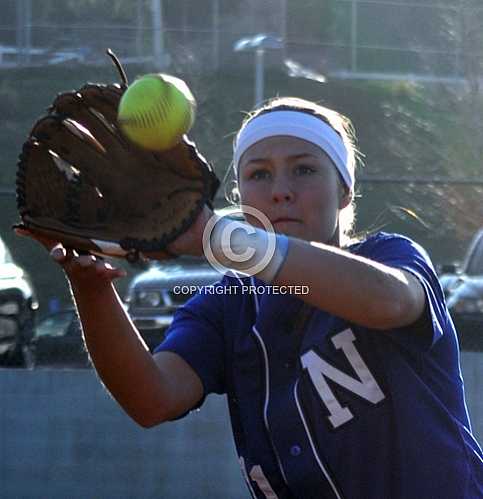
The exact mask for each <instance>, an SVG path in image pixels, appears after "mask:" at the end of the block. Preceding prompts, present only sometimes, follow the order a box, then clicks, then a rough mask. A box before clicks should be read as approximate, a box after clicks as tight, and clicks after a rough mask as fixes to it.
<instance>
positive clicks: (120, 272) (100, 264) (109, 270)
mask: <svg viewBox="0 0 483 499" xmlns="http://www.w3.org/2000/svg"><path fill="white" fill-rule="evenodd" d="M95 270H96V274H97V275H104V276H106V277H109V278H110V279H117V278H118V277H125V276H126V275H127V272H126V271H125V270H124V269H122V268H116V267H113V266H112V265H111V264H110V263H109V262H106V261H104V260H97V261H96V262H95Z"/></svg>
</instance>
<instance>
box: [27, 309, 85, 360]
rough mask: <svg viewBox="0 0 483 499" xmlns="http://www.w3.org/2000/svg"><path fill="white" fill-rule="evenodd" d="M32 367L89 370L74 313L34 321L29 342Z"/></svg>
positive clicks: (69, 311)
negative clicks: (34, 325)
mask: <svg viewBox="0 0 483 499" xmlns="http://www.w3.org/2000/svg"><path fill="white" fill-rule="evenodd" d="M30 351H31V355H32V367H35V368H38V367H55V368H80V367H84V368H85V367H90V365H91V364H90V361H89V356H88V354H87V351H86V349H85V347H84V342H83V339H82V332H81V325H80V322H79V318H78V317H77V313H76V311H75V309H74V308H73V307H72V308H67V309H63V310H59V311H57V312H54V313H51V314H48V315H46V316H44V317H43V318H41V319H40V320H39V321H38V324H37V325H36V327H35V328H34V331H33V335H32V339H31V342H30Z"/></svg>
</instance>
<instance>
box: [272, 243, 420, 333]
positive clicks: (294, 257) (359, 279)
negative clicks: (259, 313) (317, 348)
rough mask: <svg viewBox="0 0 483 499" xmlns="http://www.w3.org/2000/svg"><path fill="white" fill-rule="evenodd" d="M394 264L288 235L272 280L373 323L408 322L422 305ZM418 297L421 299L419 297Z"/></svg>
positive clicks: (345, 314) (395, 324) (331, 308)
mask: <svg viewBox="0 0 483 499" xmlns="http://www.w3.org/2000/svg"><path fill="white" fill-rule="evenodd" d="M408 278H409V279H411V277H410V276H408V275H407V274H406V273H404V272H401V271H400V270H398V269H393V268H391V267H387V266H386V265H383V264H380V263H377V262H374V261H372V260H369V259H367V258H363V257H359V256H357V255H352V254H350V253H348V252H346V251H344V250H341V249H339V248H335V247H332V246H327V245H322V244H319V243H316V244H314V243H309V242H307V241H302V240H299V239H295V238H290V244H289V250H288V253H287V257H286V259H285V262H284V263H283V265H282V267H281V268H280V271H279V272H278V274H277V278H276V279H275V281H274V282H273V284H276V285H305V286H306V288H305V289H308V294H305V295H301V296H300V298H301V299H303V300H304V301H306V302H307V303H310V304H311V305H314V306H315V307H317V308H320V309H322V310H325V311H327V312H329V313H331V314H334V315H337V316H339V317H343V318H344V319H347V320H348V321H350V322H354V323H356V324H360V325H363V326H367V327H373V328H376V329H387V328H390V327H400V326H403V325H407V324H410V323H411V322H413V321H414V320H416V319H417V318H418V317H419V315H420V313H422V310H423V308H424V297H422V295H421V290H420V289H419V288H420V286H419V285H418V284H415V283H414V282H408ZM421 302H422V303H421Z"/></svg>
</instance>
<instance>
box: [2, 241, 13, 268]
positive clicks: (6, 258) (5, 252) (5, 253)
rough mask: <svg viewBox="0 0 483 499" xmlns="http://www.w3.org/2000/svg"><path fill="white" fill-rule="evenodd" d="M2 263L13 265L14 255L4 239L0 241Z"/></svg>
mask: <svg viewBox="0 0 483 499" xmlns="http://www.w3.org/2000/svg"><path fill="white" fill-rule="evenodd" d="M0 263H13V258H12V254H11V253H10V251H9V249H8V248H7V246H6V245H5V243H4V242H3V241H2V239H0Z"/></svg>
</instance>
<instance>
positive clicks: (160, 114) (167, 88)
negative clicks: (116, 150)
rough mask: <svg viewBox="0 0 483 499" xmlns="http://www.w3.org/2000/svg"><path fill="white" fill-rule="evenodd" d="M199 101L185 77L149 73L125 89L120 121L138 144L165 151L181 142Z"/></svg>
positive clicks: (119, 111) (119, 110) (120, 106)
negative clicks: (196, 99)
mask: <svg viewBox="0 0 483 499" xmlns="http://www.w3.org/2000/svg"><path fill="white" fill-rule="evenodd" d="M195 111H196V101H195V98H194V97H193V94H192V93H191V91H190V89H189V88H188V86H187V85H186V83H185V82H184V81H183V80H180V79H179V78H176V77H174V76H170V75H166V74H161V73H159V74H148V75H145V76H142V77H141V78H138V79H137V80H135V81H134V82H133V83H132V84H131V85H129V87H128V88H127V90H126V91H125V92H124V94H123V96H122V98H121V101H120V102H119V107H118V116H117V117H118V123H119V126H120V127H121V130H122V131H123V132H124V134H125V135H126V136H127V137H128V138H129V139H130V140H131V141H132V142H134V143H135V144H136V145H138V146H140V147H143V148H146V149H150V150H152V151H164V150H166V149H171V148H172V147H174V146H175V145H176V144H178V143H179V142H180V141H181V139H182V136H183V135H184V134H185V133H187V132H188V131H189V129H190V128H191V126H192V125H193V122H194V119H195Z"/></svg>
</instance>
